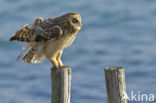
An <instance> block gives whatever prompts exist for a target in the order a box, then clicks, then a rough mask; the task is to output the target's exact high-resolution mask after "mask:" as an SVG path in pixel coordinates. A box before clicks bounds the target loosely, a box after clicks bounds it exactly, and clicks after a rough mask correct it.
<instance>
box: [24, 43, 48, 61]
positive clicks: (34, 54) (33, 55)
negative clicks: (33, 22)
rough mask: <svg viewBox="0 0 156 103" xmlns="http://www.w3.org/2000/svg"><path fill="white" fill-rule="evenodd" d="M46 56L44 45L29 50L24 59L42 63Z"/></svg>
mask: <svg viewBox="0 0 156 103" xmlns="http://www.w3.org/2000/svg"><path fill="white" fill-rule="evenodd" d="M44 58H45V55H44V52H43V48H42V45H37V46H34V47H32V48H31V49H30V50H29V52H28V53H27V54H26V55H25V56H24V57H23V59H22V61H23V62H26V63H27V64H29V63H40V62H41V61H43V60H44Z"/></svg>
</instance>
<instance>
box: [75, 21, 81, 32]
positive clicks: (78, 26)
mask: <svg viewBox="0 0 156 103" xmlns="http://www.w3.org/2000/svg"><path fill="white" fill-rule="evenodd" d="M76 25H77V28H78V30H80V29H81V27H82V23H80V22H78V23H77V24H76Z"/></svg>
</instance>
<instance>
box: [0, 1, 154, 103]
mask: <svg viewBox="0 0 156 103" xmlns="http://www.w3.org/2000/svg"><path fill="white" fill-rule="evenodd" d="M71 11H74V12H78V13H79V14H80V15H81V16H82V20H83V27H82V29H81V31H80V32H79V33H78V35H77V38H76V40H75V42H74V43H73V44H72V46H70V47H69V48H67V49H65V50H64V53H63V56H62V60H63V62H64V65H68V66H70V67H71V68H72V87H71V103H107V95H106V89H105V80H104V67H108V66H124V68H125V73H126V84H127V93H128V95H129V94H130V93H131V91H134V92H136V93H137V92H138V91H140V92H141V93H147V94H151V93H152V94H154V95H155V96H156V40H155V39H156V0H77V1H74V0H66V1H65V0H56V1H54V0H0V103H50V101H51V80H50V67H51V64H50V62H49V61H48V60H45V61H44V62H43V63H41V64H29V65H27V64H24V63H22V62H16V57H17V56H18V54H19V53H20V49H21V48H22V46H23V45H24V43H17V42H13V43H10V42H8V39H9V38H10V37H11V36H12V35H13V33H14V32H15V31H16V30H18V29H19V28H21V27H22V26H23V25H24V24H29V23H32V22H33V19H34V18H35V17H43V18H48V17H52V16H60V15H62V14H65V13H67V12H71ZM155 98H156V97H155ZM129 103H135V102H131V101H129ZM137 103H138V102H137ZM139 103H140V102H139ZM143 103H145V102H143ZM147 103H149V102H147ZM152 103H156V101H155V102H152Z"/></svg>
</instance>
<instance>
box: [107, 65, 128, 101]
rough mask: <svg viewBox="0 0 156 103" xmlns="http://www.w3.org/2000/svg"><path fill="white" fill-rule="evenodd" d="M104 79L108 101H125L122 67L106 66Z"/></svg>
mask: <svg viewBox="0 0 156 103" xmlns="http://www.w3.org/2000/svg"><path fill="white" fill-rule="evenodd" d="M105 81H106V88H107V99H108V103H127V99H128V98H127V94H126V85H125V74H124V68H123V67H106V68H105Z"/></svg>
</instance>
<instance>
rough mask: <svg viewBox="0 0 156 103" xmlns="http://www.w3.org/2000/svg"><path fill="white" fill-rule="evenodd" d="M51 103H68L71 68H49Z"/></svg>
mask: <svg viewBox="0 0 156 103" xmlns="http://www.w3.org/2000/svg"><path fill="white" fill-rule="evenodd" d="M51 80H52V82H51V83H52V97H51V99H52V100H51V103H70V90H71V88H70V87H71V68H69V67H67V66H62V67H59V68H57V69H56V68H51Z"/></svg>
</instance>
